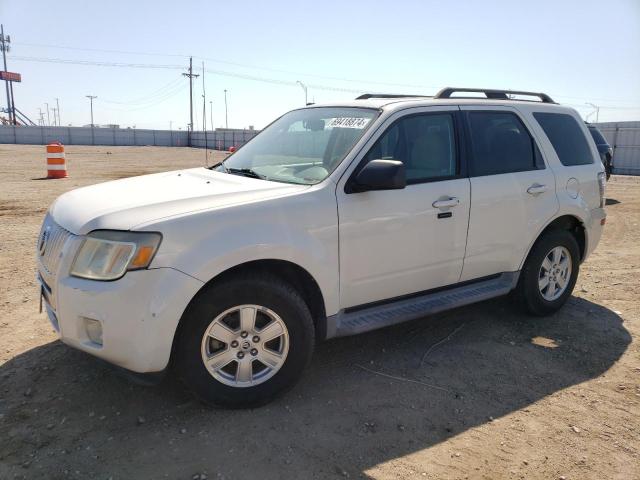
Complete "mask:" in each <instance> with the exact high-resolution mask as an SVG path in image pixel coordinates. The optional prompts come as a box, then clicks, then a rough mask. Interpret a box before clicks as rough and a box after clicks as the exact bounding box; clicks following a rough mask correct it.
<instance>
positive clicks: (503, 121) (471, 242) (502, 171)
mask: <svg viewBox="0 0 640 480" xmlns="http://www.w3.org/2000/svg"><path fill="white" fill-rule="evenodd" d="M461 110H462V112H463V117H464V119H465V126H466V128H467V133H468V135H467V137H468V139H469V150H470V151H469V177H470V181H471V211H470V216H469V233H468V238H467V250H466V255H465V260H464V267H463V270H462V276H461V278H460V280H461V281H466V280H472V279H475V278H481V277H485V276H489V275H494V274H498V273H502V272H512V271H516V270H518V269H519V266H520V263H521V261H522V258H523V257H524V255H525V253H526V250H527V248H528V247H529V245H530V244H531V239H532V236H534V235H536V234H537V232H539V231H540V229H541V228H542V227H543V226H544V225H545V224H546V223H547V222H548V221H549V220H550V219H551V218H552V217H553V216H554V214H555V212H556V211H557V210H558V200H557V197H556V194H555V177H554V174H553V172H552V171H551V169H550V168H548V167H547V165H546V164H545V161H544V158H543V156H542V153H541V151H540V149H539V148H538V145H537V142H536V140H535V138H534V137H533V135H532V134H531V133H530V129H529V128H527V126H526V125H525V121H524V120H523V118H522V117H521V116H520V115H519V114H518V112H517V111H516V110H515V109H513V108H510V107H500V106H495V107H486V106H462V107H461Z"/></svg>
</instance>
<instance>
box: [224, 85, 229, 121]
mask: <svg viewBox="0 0 640 480" xmlns="http://www.w3.org/2000/svg"><path fill="white" fill-rule="evenodd" d="M224 126H225V128H227V129H228V128H229V111H228V110H227V90H226V89H225V91H224Z"/></svg>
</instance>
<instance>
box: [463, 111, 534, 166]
mask: <svg viewBox="0 0 640 480" xmlns="http://www.w3.org/2000/svg"><path fill="white" fill-rule="evenodd" d="M468 115H469V116H468V118H469V128H470V129H471V149H472V154H473V155H472V161H471V175H472V176H474V177H480V176H483V175H498V174H501V173H511V172H524V171H527V170H536V169H538V168H544V162H542V158H541V156H540V154H539V152H538V149H537V147H536V145H535V143H534V141H533V138H532V137H531V135H530V134H529V132H528V131H527V129H526V128H525V126H524V124H523V123H522V122H521V121H520V119H519V118H518V117H517V116H516V115H515V114H513V113H510V112H469V114H468Z"/></svg>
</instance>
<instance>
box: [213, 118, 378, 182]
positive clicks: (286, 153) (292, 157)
mask: <svg viewBox="0 0 640 480" xmlns="http://www.w3.org/2000/svg"><path fill="white" fill-rule="evenodd" d="M377 116H378V111H377V110H374V109H368V108H334V107H317V108H305V109H301V110H294V111H292V112H289V113H287V114H285V115H283V116H282V117H280V118H279V119H278V120H276V121H275V122H273V123H272V124H271V125H269V126H268V127H267V128H266V129H265V130H263V131H262V132H261V133H260V134H259V135H258V136H256V137H255V138H254V139H252V140H251V141H250V142H249V143H247V144H246V145H245V146H243V147H242V148H240V149H239V150H238V151H237V152H235V153H234V154H233V155H231V156H229V157H228V158H227V159H226V160H225V162H224V165H219V166H217V167H216V170H218V171H221V172H224V171H226V172H228V173H231V174H239V175H247V176H253V177H257V178H264V179H265V180H274V181H277V182H286V183H299V184H306V185H312V184H315V183H318V182H321V181H322V180H324V179H325V178H326V177H327V176H328V175H329V174H330V173H331V172H332V171H333V170H334V169H335V168H336V167H337V166H338V165H339V164H340V162H341V161H342V159H343V158H344V157H345V156H346V154H347V153H348V152H349V150H350V149H351V148H352V147H353V145H355V143H356V142H357V141H358V140H359V139H360V138H361V137H362V135H363V134H364V132H365V131H366V130H367V128H369V126H370V125H371V124H372V123H373V120H374V119H375V118H376V117H377Z"/></svg>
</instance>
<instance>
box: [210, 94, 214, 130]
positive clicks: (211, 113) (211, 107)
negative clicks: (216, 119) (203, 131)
mask: <svg viewBox="0 0 640 480" xmlns="http://www.w3.org/2000/svg"><path fill="white" fill-rule="evenodd" d="M209 115H211V130H212V131H213V130H215V127H214V126H213V101H212V100H209Z"/></svg>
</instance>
